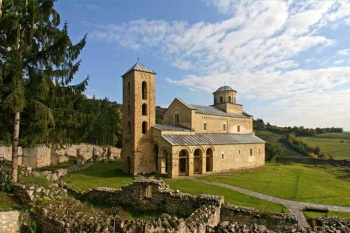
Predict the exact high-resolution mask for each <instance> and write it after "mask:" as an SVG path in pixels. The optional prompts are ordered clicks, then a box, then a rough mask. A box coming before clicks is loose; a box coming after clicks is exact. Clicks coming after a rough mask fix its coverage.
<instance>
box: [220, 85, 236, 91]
mask: <svg viewBox="0 0 350 233" xmlns="http://www.w3.org/2000/svg"><path fill="white" fill-rule="evenodd" d="M216 91H235V90H233V89H232V88H231V87H229V86H222V87H219V89H217V90H216Z"/></svg>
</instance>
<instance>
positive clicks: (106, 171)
mask: <svg viewBox="0 0 350 233" xmlns="http://www.w3.org/2000/svg"><path fill="white" fill-rule="evenodd" d="M71 174H76V175H78V174H79V175H84V176H93V177H100V178H115V177H132V176H131V175H129V174H124V173H123V171H122V163H121V161H117V162H95V163H93V165H92V166H90V167H88V168H86V169H83V170H80V171H76V172H72V173H71Z"/></svg>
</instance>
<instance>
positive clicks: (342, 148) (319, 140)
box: [298, 133, 350, 159]
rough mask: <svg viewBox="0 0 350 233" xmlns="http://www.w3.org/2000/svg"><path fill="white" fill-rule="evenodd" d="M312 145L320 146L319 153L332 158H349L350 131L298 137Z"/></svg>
mask: <svg viewBox="0 0 350 233" xmlns="http://www.w3.org/2000/svg"><path fill="white" fill-rule="evenodd" d="M298 139H300V140H302V141H303V142H306V143H308V144H309V145H310V146H312V147H316V146H318V147H320V148H321V153H327V154H330V155H332V156H333V159H350V133H334V134H331V133H329V134H320V135H318V136H317V137H298Z"/></svg>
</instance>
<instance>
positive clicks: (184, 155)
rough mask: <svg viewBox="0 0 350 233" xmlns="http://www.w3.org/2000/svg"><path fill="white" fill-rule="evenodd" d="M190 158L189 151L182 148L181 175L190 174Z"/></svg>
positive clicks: (180, 155) (180, 158)
mask: <svg viewBox="0 0 350 233" xmlns="http://www.w3.org/2000/svg"><path fill="white" fill-rule="evenodd" d="M188 158H189V154H188V151H187V150H181V151H180V153H179V175H180V176H188V175H189V169H188V168H189V167H188V164H189V163H188Z"/></svg>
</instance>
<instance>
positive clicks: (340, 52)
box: [337, 49, 350, 56]
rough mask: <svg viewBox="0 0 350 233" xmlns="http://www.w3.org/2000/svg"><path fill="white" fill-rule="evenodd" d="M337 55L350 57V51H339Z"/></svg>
mask: <svg viewBox="0 0 350 233" xmlns="http://www.w3.org/2000/svg"><path fill="white" fill-rule="evenodd" d="M337 54H339V55H343V56H347V55H350V49H342V50H339V51H337Z"/></svg>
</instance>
